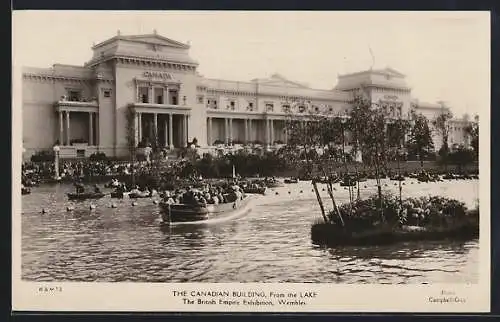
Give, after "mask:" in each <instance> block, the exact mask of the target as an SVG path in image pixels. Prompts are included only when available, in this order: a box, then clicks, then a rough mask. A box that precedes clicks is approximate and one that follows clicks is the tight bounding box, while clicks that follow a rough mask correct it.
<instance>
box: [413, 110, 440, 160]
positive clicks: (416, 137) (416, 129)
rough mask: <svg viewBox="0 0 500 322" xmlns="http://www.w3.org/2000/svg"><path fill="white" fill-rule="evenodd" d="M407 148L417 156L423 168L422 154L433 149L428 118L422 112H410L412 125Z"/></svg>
mask: <svg viewBox="0 0 500 322" xmlns="http://www.w3.org/2000/svg"><path fill="white" fill-rule="evenodd" d="M407 146H408V150H409V152H410V153H414V154H416V155H418V156H419V161H420V166H421V168H422V169H423V168H424V158H423V157H424V155H427V154H429V153H430V152H431V151H433V150H434V142H433V140H432V134H431V130H430V128H429V120H428V119H427V118H426V117H425V116H424V115H422V114H416V113H414V112H413V113H412V126H411V128H410V138H409V140H408V144H407Z"/></svg>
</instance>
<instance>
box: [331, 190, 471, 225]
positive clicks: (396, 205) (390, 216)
mask: <svg viewBox="0 0 500 322" xmlns="http://www.w3.org/2000/svg"><path fill="white" fill-rule="evenodd" d="M382 207H383V213H384V217H385V220H386V221H387V222H388V223H389V224H392V225H394V226H402V225H407V226H421V227H443V226H448V225H449V224H451V223H452V222H453V221H454V220H457V219H461V218H464V216H465V215H466V213H467V208H466V206H465V203H463V202H460V201H458V200H455V199H450V198H446V197H441V196H430V197H419V198H407V199H404V200H402V201H401V202H400V201H399V199H398V198H396V197H395V196H393V195H389V194H387V195H384V196H383V198H382ZM339 211H340V214H341V215H342V218H343V219H344V221H345V223H346V226H348V227H351V228H356V229H367V228H372V227H375V226H377V225H378V224H379V223H381V221H382V218H381V216H380V203H379V199H378V196H372V197H370V198H368V199H364V200H356V201H353V202H352V203H346V204H343V205H341V206H340V207H339ZM328 219H329V221H330V222H332V223H335V224H339V225H340V224H341V222H340V219H339V217H338V215H337V213H336V212H334V211H332V212H330V213H329V215H328Z"/></svg>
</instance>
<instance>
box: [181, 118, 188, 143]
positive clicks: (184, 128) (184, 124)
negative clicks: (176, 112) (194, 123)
mask: <svg viewBox="0 0 500 322" xmlns="http://www.w3.org/2000/svg"><path fill="white" fill-rule="evenodd" d="M181 144H182V145H183V146H187V115H183V116H182V142H181Z"/></svg>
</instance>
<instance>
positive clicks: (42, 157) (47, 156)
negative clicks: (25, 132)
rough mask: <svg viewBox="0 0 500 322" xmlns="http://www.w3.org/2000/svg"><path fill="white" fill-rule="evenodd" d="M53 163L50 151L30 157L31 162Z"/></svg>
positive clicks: (52, 154)
mask: <svg viewBox="0 0 500 322" xmlns="http://www.w3.org/2000/svg"><path fill="white" fill-rule="evenodd" d="M50 161H54V153H53V152H52V151H39V152H37V153H35V154H33V155H32V156H31V162H50Z"/></svg>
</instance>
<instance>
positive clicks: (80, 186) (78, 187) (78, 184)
mask: <svg viewBox="0 0 500 322" xmlns="http://www.w3.org/2000/svg"><path fill="white" fill-rule="evenodd" d="M73 185H74V186H75V188H76V193H85V186H84V185H83V183H82V182H81V180H77V181H76V182H75V183H74V184H73Z"/></svg>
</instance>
